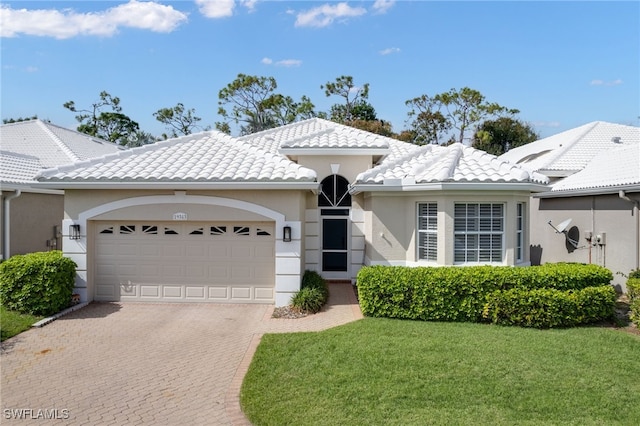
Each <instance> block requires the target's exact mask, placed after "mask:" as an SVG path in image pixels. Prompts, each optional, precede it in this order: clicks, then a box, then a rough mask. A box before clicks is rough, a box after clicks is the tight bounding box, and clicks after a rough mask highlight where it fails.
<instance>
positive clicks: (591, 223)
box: [500, 121, 640, 291]
mask: <svg viewBox="0 0 640 426" xmlns="http://www.w3.org/2000/svg"><path fill="white" fill-rule="evenodd" d="M639 149H640V128H638V127H634V126H625V125H620V124H612V123H606V122H601V121H598V122H593V123H589V124H586V125H584V126H580V127H577V128H575V129H572V130H568V131H566V132H562V133H559V134H557V135H554V136H551V137H548V138H545V139H541V140H539V141H536V142H533V143H531V144H528V145H525V146H522V147H518V148H515V149H513V150H511V151H509V152H507V153H505V154H503V155H502V156H501V157H500V159H503V160H508V161H510V162H512V163H514V164H518V165H521V166H523V167H525V168H528V169H529V170H531V171H537V172H539V173H543V174H545V175H547V176H548V177H549V178H550V179H551V180H552V182H553V183H552V187H551V190H550V191H546V192H542V193H538V194H535V195H533V197H532V200H531V244H532V248H531V251H532V254H531V260H532V263H533V264H540V263H547V262H559V261H566V262H580V263H595V264H599V265H602V266H605V267H607V268H609V269H610V270H611V271H612V272H613V273H614V284H615V285H616V287H617V288H618V290H621V291H625V290H626V289H625V287H624V283H625V281H626V278H625V277H624V275H622V274H628V273H629V272H630V271H632V270H634V269H638V268H639V267H640V266H639V263H640V222H639V213H638V203H640V151H639ZM569 220H570V221H569Z"/></svg>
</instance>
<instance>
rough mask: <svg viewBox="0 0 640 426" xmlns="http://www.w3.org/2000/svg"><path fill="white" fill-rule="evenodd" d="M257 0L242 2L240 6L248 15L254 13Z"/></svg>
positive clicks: (243, 0)
mask: <svg viewBox="0 0 640 426" xmlns="http://www.w3.org/2000/svg"><path fill="white" fill-rule="evenodd" d="M257 3H258V0H242V5H243V6H244V7H246V8H247V9H248V10H249V13H251V12H255V10H256V4H257Z"/></svg>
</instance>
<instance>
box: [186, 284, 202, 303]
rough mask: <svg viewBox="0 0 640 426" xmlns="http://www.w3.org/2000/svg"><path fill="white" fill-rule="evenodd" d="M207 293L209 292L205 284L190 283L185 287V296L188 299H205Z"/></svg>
mask: <svg viewBox="0 0 640 426" xmlns="http://www.w3.org/2000/svg"><path fill="white" fill-rule="evenodd" d="M206 294H207V292H206V287H205V286H191V285H188V286H186V288H185V297H186V298H187V299H197V300H205V297H206Z"/></svg>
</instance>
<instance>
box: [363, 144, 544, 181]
mask: <svg viewBox="0 0 640 426" xmlns="http://www.w3.org/2000/svg"><path fill="white" fill-rule="evenodd" d="M405 178H413V179H415V183H416V184H424V183H437V182H438V183H439V182H518V183H520V182H522V183H525V182H526V183H540V184H546V183H548V179H547V178H546V177H545V176H543V175H541V174H539V173H532V172H528V171H526V170H524V169H522V168H520V167H518V166H515V165H513V164H509V163H507V162H506V161H502V160H500V159H498V158H497V157H496V156H494V155H491V154H487V153H486V152H484V151H480V150H477V149H475V148H471V147H467V146H464V145H462V144H459V143H456V144H453V145H450V146H437V145H426V146H423V147H420V150H419V152H413V151H411V152H408V153H406V154H405V155H404V156H399V157H397V158H395V159H394V160H393V161H386V162H384V163H383V164H381V165H379V166H376V167H374V168H373V169H370V170H368V171H366V172H364V173H361V174H360V175H358V177H357V178H356V183H360V184H381V183H384V180H385V179H405Z"/></svg>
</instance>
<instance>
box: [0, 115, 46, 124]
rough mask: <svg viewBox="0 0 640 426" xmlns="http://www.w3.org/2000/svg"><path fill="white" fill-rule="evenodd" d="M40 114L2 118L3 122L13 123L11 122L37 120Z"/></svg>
mask: <svg viewBox="0 0 640 426" xmlns="http://www.w3.org/2000/svg"><path fill="white" fill-rule="evenodd" d="M37 119H38V116H37V115H33V116H31V117H24V118H22V117H18V118H3V119H2V124H11V123H21V122H23V121H30V120H37Z"/></svg>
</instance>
